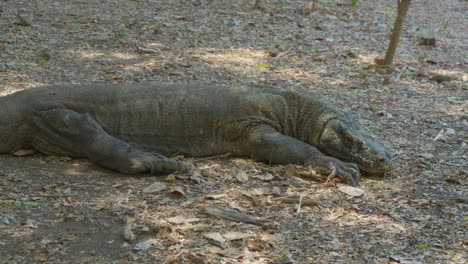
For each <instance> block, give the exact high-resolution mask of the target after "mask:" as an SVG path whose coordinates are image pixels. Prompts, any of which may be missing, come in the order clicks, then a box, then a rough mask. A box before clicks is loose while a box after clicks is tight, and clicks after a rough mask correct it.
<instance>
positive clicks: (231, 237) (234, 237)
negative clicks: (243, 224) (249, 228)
mask: <svg viewBox="0 0 468 264" xmlns="http://www.w3.org/2000/svg"><path fill="white" fill-rule="evenodd" d="M246 236H247V234H244V233H241V232H229V233H226V234H224V235H223V237H224V238H226V239H227V240H240V239H244V238H245V237H246Z"/></svg>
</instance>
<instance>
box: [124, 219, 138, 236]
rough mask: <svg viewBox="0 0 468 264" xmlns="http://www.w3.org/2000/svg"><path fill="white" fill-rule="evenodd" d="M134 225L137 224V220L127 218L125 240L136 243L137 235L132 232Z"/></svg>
mask: <svg viewBox="0 0 468 264" xmlns="http://www.w3.org/2000/svg"><path fill="white" fill-rule="evenodd" d="M133 223H135V218H133V217H129V218H127V224H126V225H125V228H124V240H126V241H129V242H133V241H135V238H136V236H135V234H134V233H133V232H132V226H133Z"/></svg>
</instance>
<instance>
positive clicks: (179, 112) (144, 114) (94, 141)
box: [0, 83, 390, 185]
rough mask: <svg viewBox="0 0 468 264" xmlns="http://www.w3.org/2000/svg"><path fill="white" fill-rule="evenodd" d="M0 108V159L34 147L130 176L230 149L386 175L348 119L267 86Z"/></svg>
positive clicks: (378, 156) (69, 97) (47, 97)
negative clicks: (178, 156) (181, 158)
mask: <svg viewBox="0 0 468 264" xmlns="http://www.w3.org/2000/svg"><path fill="white" fill-rule="evenodd" d="M0 105H2V106H4V107H3V108H2V109H1V110H0V137H1V142H0V153H12V152H14V151H16V150H18V149H21V148H31V147H33V148H36V149H38V150H40V151H42V152H44V153H46V154H51V155H68V156H72V157H87V158H89V159H90V160H92V161H94V162H96V163H97V164H99V165H101V166H104V167H107V168H110V169H114V170H117V171H120V172H123V173H129V174H132V173H141V172H146V171H151V172H156V173H158V172H161V173H165V172H170V171H175V170H181V169H183V168H184V166H183V164H181V163H179V162H177V161H173V160H170V159H167V158H166V157H164V156H163V155H172V154H175V153H180V154H185V155H188V156H210V155H219V154H223V153H227V152H230V153H233V154H234V155H237V156H247V157H254V158H256V159H257V160H263V161H267V162H270V163H274V164H289V163H294V164H310V165H313V166H315V167H317V168H318V169H324V170H327V169H331V168H334V169H335V170H336V175H337V176H338V177H340V178H341V179H343V180H345V181H347V182H349V183H350V184H353V185H355V184H358V182H359V178H360V172H359V170H362V171H367V172H372V173H383V172H386V171H389V170H390V157H389V155H388V153H387V151H386V150H385V149H384V148H383V147H381V146H380V145H379V144H378V143H377V142H376V141H375V140H374V139H373V138H372V137H371V136H369V135H368V133H367V132H366V130H365V129H364V128H363V127H362V126H361V125H360V124H359V123H358V121H357V119H356V118H354V117H353V116H352V115H350V114H348V113H346V112H342V111H340V110H337V109H334V108H333V107H331V106H329V105H327V104H325V103H324V102H322V101H321V100H319V99H316V98H314V97H312V96H310V95H306V94H302V93H298V92H294V91H289V90H284V89H279V88H275V87H257V86H255V87H239V88H230V87H218V86H211V85H181V84H158V83H147V84H88V85H54V86H47V87H41V88H36V89H30V90H27V91H22V92H18V93H15V94H12V95H8V96H4V97H1V98H0Z"/></svg>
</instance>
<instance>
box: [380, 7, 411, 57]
mask: <svg viewBox="0 0 468 264" xmlns="http://www.w3.org/2000/svg"><path fill="white" fill-rule="evenodd" d="M410 3H411V0H397V4H398V5H397V6H398V8H397V9H398V11H397V17H396V20H395V25H394V26H393V33H392V36H391V38H390V43H389V44H388V49H387V53H386V54H385V59H384V64H385V65H387V66H391V65H392V64H393V57H394V55H395V51H396V48H397V45H398V41H399V40H400V35H401V29H402V28H403V21H404V20H405V17H406V13H407V12H408V8H409V6H410Z"/></svg>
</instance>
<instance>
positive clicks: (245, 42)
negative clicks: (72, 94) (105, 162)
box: [0, 0, 468, 263]
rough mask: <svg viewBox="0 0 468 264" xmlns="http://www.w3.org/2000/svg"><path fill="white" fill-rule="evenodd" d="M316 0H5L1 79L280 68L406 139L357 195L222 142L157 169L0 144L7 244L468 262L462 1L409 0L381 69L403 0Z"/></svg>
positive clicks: (264, 73) (0, 228)
mask: <svg viewBox="0 0 468 264" xmlns="http://www.w3.org/2000/svg"><path fill="white" fill-rule="evenodd" d="M309 2H310V1H273V0H272V1H267V0H265V1H263V6H264V9H263V10H251V9H250V8H251V7H252V5H253V3H254V1H253V0H252V1H250V0H249V1H246V0H242V1H225V0H219V1H213V0H191V1H186V0H157V1H156V0H134V1H131V0H122V1H89V0H86V1H85V0H74V1H71V0H69V1H46V0H37V1H11V0H10V1H0V93H1V94H8V93H11V92H14V91H17V90H21V89H29V88H33V87H36V86H38V85H40V84H48V83H59V82H66V83H69V82H74V83H83V82H104V81H106V82H142V81H156V80H157V81H168V82H200V83H206V82H208V83H220V84H227V85H246V84H250V83H261V84H272V85H281V86H288V87H292V88H294V89H301V90H306V91H314V92H317V93H320V94H322V95H324V96H325V97H327V98H328V99H329V100H330V102H333V103H334V104H335V105H336V106H337V107H343V108H346V109H351V110H352V111H354V112H356V113H357V114H359V115H360V116H361V117H362V122H363V123H364V124H365V125H367V126H368V127H369V128H370V129H371V130H373V132H374V133H375V134H376V135H377V136H378V137H379V138H380V139H381V140H382V141H383V142H384V143H385V144H386V145H387V146H389V147H390V148H391V149H393V150H394V152H395V153H396V158H395V169H394V170H393V171H392V172H391V173H390V174H389V175H387V176H386V177H384V178H381V179H378V178H367V179H364V180H363V181H362V183H361V186H360V188H361V189H362V190H363V194H361V195H358V194H355V193H351V194H354V195H356V196H353V195H349V194H346V193H344V192H343V191H344V190H343V188H338V187H339V186H341V187H343V186H344V185H342V184H339V183H338V184H337V186H335V184H329V183H323V182H316V181H312V180H310V179H309V178H307V173H305V172H307V170H306V168H300V167H282V166H267V165H265V164H260V163H254V162H252V161H250V160H245V159H231V158H229V157H213V158H211V159H191V158H184V157H179V158H181V159H183V160H184V161H185V162H186V163H188V164H190V166H191V168H192V172H191V173H187V174H177V175H169V176H167V177H166V176H164V177H159V178H154V177H148V176H144V175H143V176H131V177H130V176H125V175H120V174H116V173H112V172H110V171H107V170H104V169H101V168H97V167H96V166H94V165H92V164H90V163H89V162H87V161H86V160H76V159H73V160H70V159H64V158H62V159H58V158H52V157H46V156H42V155H39V154H36V155H33V156H28V157H22V158H18V157H13V156H10V155H2V156H0V214H1V218H2V223H0V259H1V261H0V262H2V263H31V262H48V263H114V262H115V263H129V262H130V263H332V262H333V263H465V262H466V257H467V254H466V252H467V243H468V240H467V221H468V216H467V210H466V209H467V202H468V199H467V181H466V180H467V165H466V164H467V148H468V146H467V143H468V142H467V134H466V131H467V129H468V119H467V115H466V109H467V84H466V83H467V78H468V76H467V64H468V59H467V47H468V44H467V39H468V36H467V34H466V28H467V25H468V24H467V19H468V17H467V13H468V12H467V4H466V1H457V0H448V1H429V0H419V1H414V3H413V5H412V7H410V10H409V14H408V17H407V20H406V24H405V27H404V32H403V34H402V40H401V42H400V44H399V45H400V46H399V48H398V50H397V58H396V60H395V72H394V73H393V74H392V75H391V77H390V84H389V85H385V86H384V85H382V81H383V79H384V77H385V76H384V72H385V71H383V70H382V69H381V68H380V67H379V66H378V65H376V63H375V61H374V60H375V59H376V58H379V59H381V58H383V56H384V52H385V50H386V46H387V44H388V37H389V33H390V30H391V27H392V25H393V21H394V18H395V2H394V1H384V0H377V1H360V2H361V3H360V5H358V6H356V7H352V6H351V4H350V3H349V1H328V0H327V1H320V2H319V6H320V9H319V10H318V11H315V12H313V13H310V14H309V13H308V12H304V8H305V7H307V5H308V4H309ZM421 37H424V38H435V40H436V45H435V46H430V45H429V46H428V45H423V44H430V43H429V42H428V43H420V42H421ZM377 62H378V60H377ZM0 107H1V106H0ZM0 137H1V135H0ZM0 140H1V138H0ZM155 183H157V184H155ZM301 196H302V198H303V200H302V206H301V207H300V211H299V212H298V209H297V204H298V202H299V200H300V197H301ZM224 210H229V211H224ZM219 216H221V217H219ZM238 220H240V221H238ZM142 242H143V243H142Z"/></svg>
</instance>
